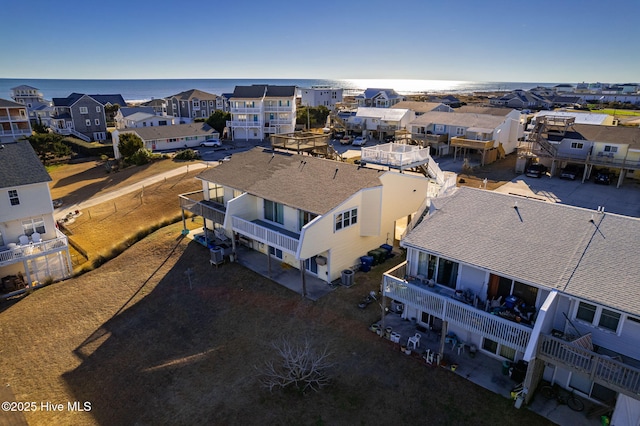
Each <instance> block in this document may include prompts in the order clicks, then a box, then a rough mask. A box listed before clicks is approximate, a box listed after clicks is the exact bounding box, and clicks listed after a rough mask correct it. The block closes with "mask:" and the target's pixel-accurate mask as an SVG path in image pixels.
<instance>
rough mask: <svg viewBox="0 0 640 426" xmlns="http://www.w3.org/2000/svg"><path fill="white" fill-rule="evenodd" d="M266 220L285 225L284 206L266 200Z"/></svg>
mask: <svg viewBox="0 0 640 426" xmlns="http://www.w3.org/2000/svg"><path fill="white" fill-rule="evenodd" d="M264 218H265V219H266V220H270V221H271V222H276V223H279V224H280V225H283V224H284V206H283V205H282V204H280V203H275V202H273V201H270V200H264Z"/></svg>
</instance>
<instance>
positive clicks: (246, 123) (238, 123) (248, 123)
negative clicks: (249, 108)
mask: <svg viewBox="0 0 640 426" xmlns="http://www.w3.org/2000/svg"><path fill="white" fill-rule="evenodd" d="M262 126H264V123H263V122H262V121H227V127H262Z"/></svg>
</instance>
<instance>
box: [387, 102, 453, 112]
mask: <svg viewBox="0 0 640 426" xmlns="http://www.w3.org/2000/svg"><path fill="white" fill-rule="evenodd" d="M440 105H442V102H419V101H400V102H398V103H397V104H395V105H393V106H392V107H391V109H410V110H411V111H416V112H429V111H433V110H434V109H436V108H437V107H438V106H440Z"/></svg>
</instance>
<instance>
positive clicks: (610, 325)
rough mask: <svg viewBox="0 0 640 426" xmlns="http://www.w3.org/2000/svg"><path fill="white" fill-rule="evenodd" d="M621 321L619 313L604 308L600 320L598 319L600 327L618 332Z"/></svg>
mask: <svg viewBox="0 0 640 426" xmlns="http://www.w3.org/2000/svg"><path fill="white" fill-rule="evenodd" d="M619 323H620V314H619V313H617V312H613V311H610V310H608V309H604V308H603V309H602V312H601V313H600V321H598V327H600V328H605V329H607V330H611V331H613V332H616V331H618V324H619Z"/></svg>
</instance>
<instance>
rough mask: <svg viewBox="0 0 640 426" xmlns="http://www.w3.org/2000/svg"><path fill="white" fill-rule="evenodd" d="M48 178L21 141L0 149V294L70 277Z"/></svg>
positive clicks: (33, 155)
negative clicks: (55, 217)
mask: <svg viewBox="0 0 640 426" xmlns="http://www.w3.org/2000/svg"><path fill="white" fill-rule="evenodd" d="M50 181H51V177H50V176H49V174H48V173H47V171H46V170H45V168H44V166H43V165H42V163H41V162H40V160H39V159H38V156H37V155H36V153H35V151H34V150H33V148H32V147H31V144H30V143H29V142H26V141H20V142H4V143H3V144H2V146H1V147H0V280H1V281H0V295H4V296H5V297H6V296H8V295H13V294H18V293H21V292H24V291H25V290H26V289H29V288H34V287H38V286H40V285H43V284H46V283H48V282H51V281H57V280H60V279H63V278H67V277H69V276H71V273H72V265H71V257H70V256H69V247H68V245H67V237H66V236H65V235H64V234H63V233H62V232H60V231H59V230H58V229H57V228H56V223H55V220H54V218H53V204H52V201H51V193H50V191H49V185H48V183H49V182H50Z"/></svg>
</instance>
